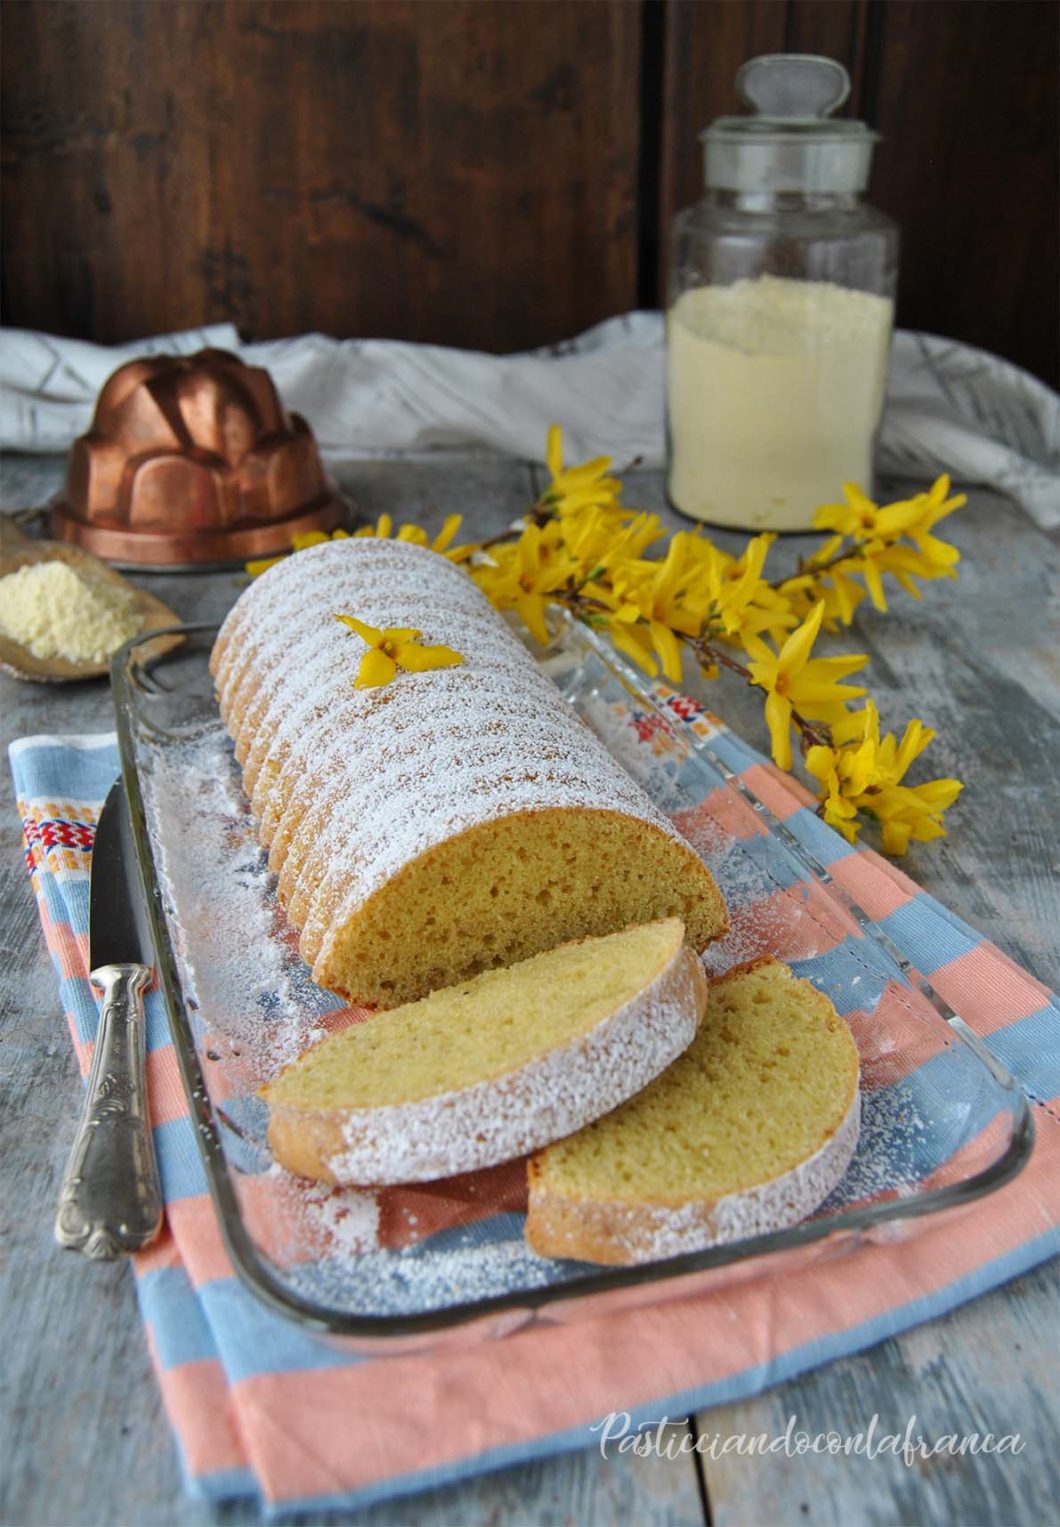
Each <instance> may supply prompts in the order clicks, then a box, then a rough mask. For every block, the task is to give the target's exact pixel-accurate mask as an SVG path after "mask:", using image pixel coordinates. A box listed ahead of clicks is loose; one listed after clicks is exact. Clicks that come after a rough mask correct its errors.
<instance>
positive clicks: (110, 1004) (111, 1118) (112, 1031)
mask: <svg viewBox="0 0 1060 1527" xmlns="http://www.w3.org/2000/svg"><path fill="white" fill-rule="evenodd" d="M88 945H89V961H90V964H91V967H92V968H91V973H90V975H89V979H90V981H91V982H92V984H93V986H96V987H101V988H102V991H103V1007H102V1010H101V1012H100V1017H99V1029H98V1032H97V1034H96V1048H95V1053H94V1054H93V1057H92V1069H91V1071H90V1072H89V1077H88V1089H87V1092H86V1094H85V1101H84V1106H83V1107H82V1110H81V1117H80V1120H79V1121H78V1125H77V1133H76V1135H75V1136H74V1143H73V1148H72V1149H71V1151H70V1159H69V1160H68V1162H67V1163H66V1173H65V1175H64V1177H63V1184H62V1189H61V1191H60V1194H59V1208H58V1212H57V1213H56V1216H55V1239H56V1240H57V1241H58V1242H59V1244H60V1246H65V1247H66V1248H67V1249H68V1250H70V1251H80V1252H82V1253H83V1254H84V1255H85V1256H88V1257H93V1258H95V1259H96V1260H99V1261H110V1260H112V1259H113V1258H115V1257H120V1256H124V1255H127V1254H128V1253H129V1252H131V1251H137V1250H138V1249H139V1248H140V1247H141V1246H147V1245H149V1244H150V1242H151V1241H153V1240H154V1239H155V1237H156V1236H157V1235H158V1232H159V1230H160V1229H161V1228H162V1190H161V1187H160V1185H159V1180H158V1164H157V1162H156V1161H155V1148H154V1141H153V1140H152V1138H151V1125H150V1120H149V1118H148V1116H147V1086H146V1080H145V1074H144V1070H145V1049H146V1045H145V1030H146V1020H145V1017H144V992H145V991H146V990H147V988H148V986H149V985H150V983H151V976H152V968H153V966H154V950H153V944H152V939H151V931H150V926H149V924H148V919H147V907H146V904H145V902H144V895H143V886H142V882H141V880H140V872H139V868H138V866H137V863H136V854H135V850H134V846H133V838H132V823H131V821H130V818H129V804H128V801H127V800H126V798H125V787H124V785H123V784H122V782H121V780H120V779H119V780H118V781H117V782H116V783H115V784H114V786H113V787H112V789H111V792H110V794H109V795H108V796H107V799H106V801H105V802H104V804H103V810H102V812H101V813H100V818H99V823H98V825H97V827H96V837H95V843H94V845H93V849H92V871H91V879H90V881H89V917H88Z"/></svg>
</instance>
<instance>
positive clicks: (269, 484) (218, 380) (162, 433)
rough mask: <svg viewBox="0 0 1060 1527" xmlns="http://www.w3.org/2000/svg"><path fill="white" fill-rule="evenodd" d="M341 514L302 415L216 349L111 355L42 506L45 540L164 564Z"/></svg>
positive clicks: (262, 547) (233, 548)
mask: <svg viewBox="0 0 1060 1527" xmlns="http://www.w3.org/2000/svg"><path fill="white" fill-rule="evenodd" d="M345 519H346V506H345V504H344V503H343V501H342V500H341V499H340V498H339V497H338V495H337V494H336V493H335V491H334V489H333V488H332V487H331V485H330V484H329V483H328V481H327V478H326V477H325V476H324V469H323V467H322V466H321V462H320V457H319V454H318V452H317V448H316V442H315V441H314V439H313V435H312V431H311V430H310V428H309V426H308V425H307V424H306V422H305V420H304V419H302V418H301V417H300V416H299V415H298V414H289V413H286V412H285V411H284V409H283V406H282V404H281V403H280V399H279V396H278V395H277V392H276V388H275V387H274V386H273V382H272V378H271V377H270V376H269V374H268V372H267V371H264V370H262V369H261V368H260V367H258V366H247V365H245V364H244V363H243V362H242V361H241V360H240V359H239V358H238V356H235V355H232V354H230V353H229V352H228V351H227V350H200V351H199V352H198V353H197V354H195V355H188V356H178V355H163V356H150V357H145V358H143V359H141V360H134V361H129V362H128V364H126V365H124V366H121V367H119V369H118V370H117V371H115V372H114V374H113V376H111V377H110V378H109V379H108V380H107V381H106V382H105V383H104V385H103V389H102V391H101V392H100V395H99V399H98V401H97V403H96V413H95V418H94V419H93V421H92V428H91V429H90V430H89V431H88V433H87V434H86V435H82V436H81V437H80V438H79V439H78V440H76V441H75V442H74V445H73V449H72V450H71V453H70V462H69V468H68V471H67V478H66V487H65V489H64V491H63V492H62V493H61V494H60V495H59V497H57V498H56V499H55V500H54V501H53V503H52V506H51V530H52V535H53V536H55V538H56V539H57V540H60V541H68V542H71V543H72V544H73V545H75V546H80V547H83V548H84V550H86V551H90V552H92V553H94V555H95V556H97V557H102V558H103V559H104V560H105V561H107V562H114V563H117V564H119V565H120V566H126V567H156V568H167V569H170V570H175V569H179V568H202V567H204V566H208V565H214V566H217V565H225V564H231V563H233V562H245V561H248V560H249V559H251V558H255V557H268V556H272V555H275V554H277V553H279V552H284V551H287V550H289V549H290V545H291V538H292V536H294V535H298V534H300V533H304V532H306V531H310V530H324V531H329V530H333V529H335V528H336V526H338V525H341V524H342V523H343V522H344V520H345Z"/></svg>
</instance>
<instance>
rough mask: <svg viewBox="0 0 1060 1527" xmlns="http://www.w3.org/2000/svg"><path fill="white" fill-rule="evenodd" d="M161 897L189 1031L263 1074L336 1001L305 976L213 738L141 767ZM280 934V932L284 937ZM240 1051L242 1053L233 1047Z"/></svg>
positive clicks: (291, 1051) (305, 1041)
mask: <svg viewBox="0 0 1060 1527" xmlns="http://www.w3.org/2000/svg"><path fill="white" fill-rule="evenodd" d="M142 781H143V786H144V805H145V809H146V812H147V818H148V827H149V831H150V834H151V840H152V844H153V847H154V855H155V867H156V870H157V873H158V879H159V885H160V889H161V893H162V902H163V907H164V909H165V913H166V918H167V922H168V926H169V930H170V935H171V940H172V944H173V949H174V953H175V955H176V957H177V963H178V967H179V970H180V977H181V984H182V986H183V989H184V995H185V1001H186V1003H187V1005H188V1006H189V1007H190V1008H191V1011H192V1013H193V1014H194V1015H195V1023H196V1028H201V1029H202V1031H203V1032H204V1033H205V1034H207V1035H208V1036H209V1037H210V1039H211V1040H216V1039H218V1038H219V1037H220V1036H224V1037H225V1038H226V1039H227V1040H229V1041H230V1042H231V1044H232V1045H234V1046H235V1054H236V1056H237V1058H244V1057H246V1058H247V1059H249V1058H250V1056H251V1055H252V1056H253V1057H254V1059H255V1061H256V1062H257V1068H258V1069H259V1070H260V1073H261V1077H262V1079H265V1078H266V1077H269V1076H273V1075H275V1073H276V1072H277V1071H279V1070H280V1069H281V1067H283V1066H284V1065H287V1064H289V1063H290V1062H291V1061H293V1060H295V1059H296V1058H297V1057H298V1056H299V1055H300V1054H301V1053H302V1052H303V1051H304V1050H305V1049H307V1048H308V1047H309V1046H310V1045H311V1044H313V1043H314V1042H315V1041H316V1040H318V1039H321V1038H323V1036H324V1034H325V1033H326V1032H327V1031H326V1029H325V1028H324V1027H323V1026H322V1024H321V1021H320V1020H321V1018H322V1017H323V1016H324V1015H325V1014H326V1013H328V1012H331V1011H334V1010H335V1009H337V1008H338V1007H339V1006H340V1004H339V1003H338V1001H337V999H336V998H335V997H334V996H333V995H332V994H331V993H330V992H324V991H321V989H320V988H319V987H317V986H315V985H314V984H313V982H312V981H311V980H310V978H309V972H308V970H307V969H306V967H305V965H304V963H303V961H302V960H301V958H300V957H299V955H298V952H297V948H296V947H295V946H294V941H293V938H291V937H290V936H289V934H287V930H286V926H285V924H284V922H283V918H282V914H281V913H280V911H279V908H278V906H277V904H276V900H275V896H274V894H273V890H272V880H271V877H270V875H269V871H268V865H267V862H266V859H265V855H264V853H263V852H262V850H261V849H260V847H259V845H258V841H257V835H256V832H255V828H254V822H253V818H252V817H251V815H250V812H249V809H248V807H247V804H246V801H245V799H244V797H243V793H242V790H241V789H240V784H239V774H238V769H237V766H236V764H235V760H234V758H233V757H232V751H231V746H230V744H229V743H228V740H227V738H225V737H224V735H223V734H220V733H218V734H214V735H208V736H201V737H197V738H194V739H190V740H188V741H185V742H182V743H180V744H178V745H173V746H171V747H169V748H168V749H166V750H160V751H158V752H156V753H155V754H154V755H153V756H152V758H151V761H150V765H149V767H147V768H145V769H144V770H143V771H142ZM285 934H287V936H285ZM241 1046H245V1047H246V1049H245V1050H244V1049H242V1048H241Z"/></svg>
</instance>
